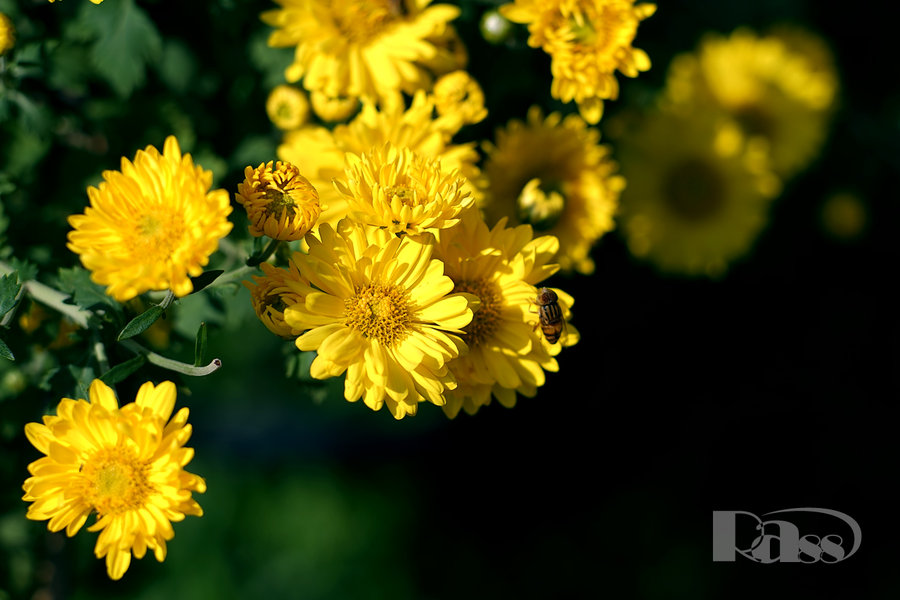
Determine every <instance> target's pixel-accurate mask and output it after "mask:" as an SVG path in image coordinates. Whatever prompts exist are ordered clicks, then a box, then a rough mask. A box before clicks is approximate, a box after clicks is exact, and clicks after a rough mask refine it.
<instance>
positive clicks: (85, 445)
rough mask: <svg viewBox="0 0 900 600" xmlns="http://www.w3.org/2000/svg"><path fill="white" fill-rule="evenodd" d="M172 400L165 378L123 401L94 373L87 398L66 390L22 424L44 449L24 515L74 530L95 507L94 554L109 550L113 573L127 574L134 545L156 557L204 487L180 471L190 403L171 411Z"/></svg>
mask: <svg viewBox="0 0 900 600" xmlns="http://www.w3.org/2000/svg"><path fill="white" fill-rule="evenodd" d="M174 407H175V384H174V383H172V382H171V381H164V382H162V383H161V384H159V385H157V386H154V385H153V384H152V383H150V382H149V381H148V382H147V383H145V384H144V385H142V386H141V388H140V389H139V390H138V393H137V397H136V398H135V401H134V402H132V403H130V404H126V405H125V406H123V407H121V408H120V407H119V403H118V401H117V400H116V396H115V394H114V392H113V391H112V389H110V388H109V387H107V386H106V384H104V383H103V382H102V381H100V380H99V379H95V380H94V382H93V383H91V387H90V402H88V401H86V400H72V399H70V398H63V399H62V400H61V401H60V403H59V406H58V407H57V409H56V416H45V417H44V422H43V424H40V423H29V424H28V425H26V426H25V434H26V435H27V437H28V439H29V441H30V442H31V443H32V444H33V445H34V447H35V448H37V449H38V450H40V451H41V452H42V453H44V454H46V455H47V456H45V457H43V458H39V459H38V460H36V461H34V462H33V463H31V464H30V465H28V471H29V472H30V473H31V475H32V476H31V477H29V478H28V479H26V480H25V484H24V486H23V487H24V489H25V496H24V497H23V500H25V501H26V502H31V503H32V504H31V506H29V507H28V514H27V517H28V518H29V519H32V520H35V521H46V520H49V523H48V524H47V528H48V529H50V531H60V530H61V529H65V530H66V535H68V536H70V537H71V536H73V535H75V534H76V533H77V532H78V530H79V529H81V527H82V526H83V525H84V524H85V522H86V521H87V519H88V516H89V515H90V514H91V513H92V512H93V513H96V514H97V520H96V521H95V522H94V523H93V524H92V525H91V526H90V527H88V531H99V532H100V535H99V537H98V538H97V545H96V547H95V549H94V553H95V554H96V555H97V558H103V557H104V556H105V557H106V570H107V572H108V573H109V576H110V578H112V579H120V578H121V577H122V575H124V574H125V571H127V570H128V566H129V565H130V564H131V555H132V553H133V554H134V557H135V558H138V559H140V558H143V557H144V554H145V553H146V551H147V549H148V548H149V549H151V550H153V553H154V555H155V556H156V560H158V561H160V562H162V561H163V560H164V559H165V558H166V542H167V541H168V540H171V539H172V538H173V537H174V536H175V532H174V531H173V530H172V523H173V522H176V521H181V520H183V519H184V517H185V515H195V516H198V517H199V516H202V515H203V509H201V508H200V505H199V504H197V502H196V501H195V500H194V499H193V498H192V497H191V493H192V492H197V493H201V494H202V493H203V492H205V491H206V483H205V482H204V481H203V479H202V478H200V477H198V476H197V475H194V474H193V473H188V472H187V471H185V470H184V467H185V465H187V464H188V463H189V462H190V461H191V459H192V458H193V456H194V451H193V449H192V448H185V447H184V444H185V443H187V441H188V439H189V438H190V436H191V426H190V425H187V418H188V409H187V408H182V409H180V410H179V411H178V412H177V413H176V414H175V416H174V417H172V419H171V420H170V419H169V417H171V416H172V410H173V409H174Z"/></svg>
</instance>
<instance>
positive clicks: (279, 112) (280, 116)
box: [266, 84, 309, 131]
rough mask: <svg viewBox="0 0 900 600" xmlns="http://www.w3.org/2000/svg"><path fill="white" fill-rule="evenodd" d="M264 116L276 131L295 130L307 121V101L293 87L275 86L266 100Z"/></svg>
mask: <svg viewBox="0 0 900 600" xmlns="http://www.w3.org/2000/svg"><path fill="white" fill-rule="evenodd" d="M266 114H267V115H269V120H271V121H272V123H273V124H274V125H275V127H277V128H278V129H282V130H286V131H289V130H291V129H297V128H298V127H300V126H301V125H304V124H306V122H307V121H308V120H309V100H307V99H306V94H304V93H303V92H302V91H300V90H299V89H297V88H296V87H294V86H293V85H285V84H281V85H276V86H275V87H274V88H272V91H271V92H269V97H268V99H266Z"/></svg>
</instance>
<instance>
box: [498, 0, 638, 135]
mask: <svg viewBox="0 0 900 600" xmlns="http://www.w3.org/2000/svg"><path fill="white" fill-rule="evenodd" d="M654 12H656V5H655V4H637V5H635V4H634V0H515V2H513V3H511V4H506V5H504V6H501V7H500V13H501V14H502V15H503V16H504V17H506V18H507V19H509V20H510V21H513V22H515V23H525V24H527V25H528V32H529V34H530V35H529V38H528V45H529V46H531V47H532V48H543V50H544V51H545V52H547V53H548V54H549V55H550V57H551V63H550V70H551V72H552V74H553V83H552V84H551V88H550V93H551V94H552V95H553V97H554V98H557V99H559V100H561V101H563V102H572V101H573V100H574V101H575V102H577V103H578V110H579V112H580V113H581V116H582V117H584V120H585V121H587V122H588V123H592V124H595V123H597V122H598V121H599V120H600V117H601V116H602V114H603V100H607V99H608V100H615V99H616V98H618V96H619V84H618V82H617V81H616V78H615V72H616V71H620V72H621V73H623V74H624V75H626V76H628V77H637V75H638V73H639V72H641V71H646V70H648V69H649V68H650V58H649V57H648V56H647V53H646V52H644V51H643V50H639V49H637V48H633V47H632V45H631V43H632V41H633V40H634V37H635V35H636V34H637V29H638V25H639V24H640V22H641V21H643V20H644V19H646V18H647V17H649V16H650V15H652V14H653V13H654Z"/></svg>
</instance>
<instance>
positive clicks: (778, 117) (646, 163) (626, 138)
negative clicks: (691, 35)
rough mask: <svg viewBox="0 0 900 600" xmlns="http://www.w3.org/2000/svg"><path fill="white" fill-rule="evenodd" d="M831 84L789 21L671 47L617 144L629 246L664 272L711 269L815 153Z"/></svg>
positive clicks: (759, 223)
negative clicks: (674, 51) (653, 94)
mask: <svg viewBox="0 0 900 600" xmlns="http://www.w3.org/2000/svg"><path fill="white" fill-rule="evenodd" d="M837 90H838V79H837V75H836V69H835V66H834V64H833V60H832V58H831V55H830V52H829V51H828V48H827V47H826V46H825V44H824V42H823V41H822V40H820V39H819V38H817V37H815V36H814V35H813V34H811V33H808V32H804V31H800V30H797V29H786V28H781V29H776V30H774V31H772V32H771V33H769V34H766V35H760V34H757V33H755V32H752V31H750V30H748V29H738V30H736V31H734V32H733V33H732V34H731V35H730V36H721V35H709V36H707V37H706V38H705V39H704V40H703V41H702V42H701V44H700V46H699V48H698V49H697V50H696V51H695V52H691V53H686V54H682V55H680V56H677V57H675V59H674V60H673V61H672V63H671V65H670V67H669V70H668V75H667V78H666V84H665V87H664V89H663V90H662V92H661V94H660V98H659V103H658V105H657V106H656V107H655V109H654V110H653V111H652V112H650V113H649V114H647V115H645V118H643V119H641V120H640V121H639V122H638V124H637V126H636V128H635V129H633V130H630V131H628V133H627V135H623V136H622V139H621V143H620V144H619V145H618V146H617V150H618V155H619V159H620V161H621V163H622V171H623V174H624V175H625V177H626V178H627V179H628V182H629V186H628V189H627V190H626V191H625V193H623V195H622V198H621V204H622V206H621V214H620V218H621V229H620V231H621V232H622V233H623V234H624V236H625V238H626V240H627V243H628V247H629V249H630V250H631V252H632V254H633V255H635V256H637V257H640V258H646V259H647V260H650V261H652V262H653V263H654V264H655V265H656V266H657V267H658V268H659V269H661V270H662V271H664V272H669V273H676V274H686V275H703V276H713V277H715V276H720V275H722V274H723V273H724V272H725V271H726V269H727V267H728V266H729V264H730V263H732V262H733V261H735V260H736V259H738V258H741V257H743V256H745V255H746V254H747V252H748V251H749V250H750V248H751V247H752V245H753V243H754V242H755V240H756V238H757V236H758V234H759V232H760V231H761V230H762V228H763V227H764V226H765V224H766V223H767V221H768V214H769V209H770V207H771V205H772V201H773V199H775V198H777V197H778V195H779V193H780V191H781V189H782V187H783V184H784V182H785V181H787V180H788V179H789V178H791V177H793V176H795V175H796V174H797V173H799V172H800V171H801V170H802V169H804V168H806V167H807V166H808V165H809V164H810V163H811V161H812V160H813V159H814V158H815V157H816V155H817V153H818V152H819V150H820V148H821V146H822V144H823V143H824V140H825V138H826V135H827V132H828V123H829V120H830V117H831V115H832V113H833V112H834V109H835V104H836V98H837Z"/></svg>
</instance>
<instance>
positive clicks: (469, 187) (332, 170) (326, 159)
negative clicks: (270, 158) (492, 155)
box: [278, 92, 481, 226]
mask: <svg viewBox="0 0 900 600" xmlns="http://www.w3.org/2000/svg"><path fill="white" fill-rule="evenodd" d="M461 126H462V123H461V121H460V120H459V119H457V118H451V119H447V118H444V117H440V116H439V117H435V102H434V97H433V96H431V95H428V94H426V93H425V92H419V93H417V94H416V95H415V96H414V98H413V100H412V104H411V105H410V107H409V108H408V109H406V110H404V109H402V108H393V109H381V110H379V109H378V108H376V107H375V106H374V105H372V104H368V103H367V104H365V105H364V106H363V108H362V110H361V111H360V113H359V114H358V115H356V117H354V119H353V120H352V121H351V122H350V123H347V124H346V125H338V126H337V127H335V128H334V131H329V130H328V129H326V128H324V127H315V126H311V127H303V128H301V129H298V130H295V131H290V132H287V133H286V134H285V136H284V141H283V143H282V144H281V145H280V146H279V147H278V156H279V158H281V159H282V160H286V161H290V162H292V163H294V164H295V165H298V166H299V167H300V168H301V169H302V170H303V173H304V174H306V176H307V177H308V178H309V180H310V181H311V182H312V183H313V185H314V186H315V187H316V188H317V189H318V190H319V194H320V198H321V201H322V203H323V204H325V205H326V208H325V209H324V210H323V211H322V214H321V216H320V217H319V222H321V223H331V224H332V225H333V226H334V225H336V224H337V222H338V221H340V220H341V219H342V218H344V217H345V216H347V212H348V210H349V208H348V205H347V201H346V199H345V197H344V196H342V195H341V194H340V193H339V192H338V191H337V190H336V189H335V188H334V186H333V185H332V181H333V180H334V179H335V178H342V177H343V176H344V166H345V155H346V154H347V153H353V154H357V155H360V156H361V155H363V154H365V153H366V152H369V151H370V150H372V149H373V148H381V147H383V146H384V145H385V144H386V143H390V144H391V145H392V146H394V147H396V148H407V149H409V150H411V151H413V152H415V153H416V154H418V155H419V156H422V157H424V158H429V159H439V160H440V162H441V168H442V169H445V170H447V171H454V170H458V171H459V173H460V175H462V176H463V177H465V183H464V184H463V191H464V192H466V193H467V194H469V195H471V196H472V197H473V198H475V199H476V201H477V199H478V198H479V197H480V195H481V194H480V192H479V191H478V189H477V188H476V186H475V183H476V182H478V181H479V180H480V177H481V173H480V171H479V169H478V167H477V166H476V163H477V162H478V160H479V156H478V152H477V151H476V150H475V144H474V143H466V144H453V143H451V138H452V137H453V135H455V134H456V133H457V132H458V131H459V129H460V127H461Z"/></svg>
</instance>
